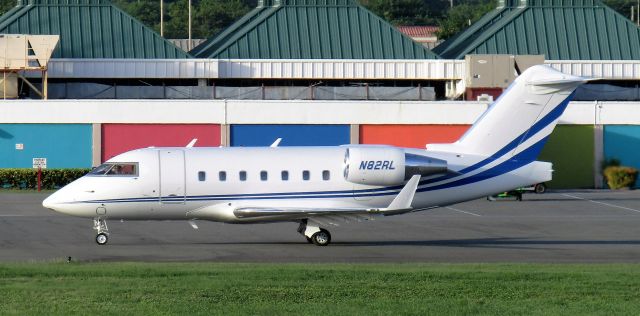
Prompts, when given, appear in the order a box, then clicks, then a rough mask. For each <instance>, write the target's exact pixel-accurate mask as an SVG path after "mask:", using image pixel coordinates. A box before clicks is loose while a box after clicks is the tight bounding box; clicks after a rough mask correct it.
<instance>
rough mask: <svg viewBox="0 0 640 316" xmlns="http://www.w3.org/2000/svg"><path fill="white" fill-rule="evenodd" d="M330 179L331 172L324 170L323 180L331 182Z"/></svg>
mask: <svg viewBox="0 0 640 316" xmlns="http://www.w3.org/2000/svg"><path fill="white" fill-rule="evenodd" d="M329 179H331V173H330V172H329V170H323V171H322V180H324V181H329Z"/></svg>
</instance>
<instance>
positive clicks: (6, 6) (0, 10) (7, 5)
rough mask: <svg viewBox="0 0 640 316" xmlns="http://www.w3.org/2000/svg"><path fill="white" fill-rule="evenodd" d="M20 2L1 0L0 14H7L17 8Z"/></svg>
mask: <svg viewBox="0 0 640 316" xmlns="http://www.w3.org/2000/svg"><path fill="white" fill-rule="evenodd" d="M17 3H18V2H17V1H16V0H0V14H5V13H6V12H7V11H9V10H11V8H13V7H15V6H16V4H17Z"/></svg>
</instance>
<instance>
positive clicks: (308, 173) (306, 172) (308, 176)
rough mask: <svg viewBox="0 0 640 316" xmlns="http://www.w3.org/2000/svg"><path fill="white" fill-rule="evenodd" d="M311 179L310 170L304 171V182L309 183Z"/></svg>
mask: <svg viewBox="0 0 640 316" xmlns="http://www.w3.org/2000/svg"><path fill="white" fill-rule="evenodd" d="M309 178H311V173H310V172H309V170H304V171H302V180H304V181H309Z"/></svg>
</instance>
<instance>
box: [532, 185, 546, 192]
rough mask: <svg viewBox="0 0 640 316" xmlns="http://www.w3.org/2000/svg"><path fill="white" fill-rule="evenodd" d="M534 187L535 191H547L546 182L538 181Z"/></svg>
mask: <svg viewBox="0 0 640 316" xmlns="http://www.w3.org/2000/svg"><path fill="white" fill-rule="evenodd" d="M534 188H535V192H536V193H538V194H542V193H544V192H546V191H547V186H546V185H545V184H544V183H538V184H536V186H535V187H534Z"/></svg>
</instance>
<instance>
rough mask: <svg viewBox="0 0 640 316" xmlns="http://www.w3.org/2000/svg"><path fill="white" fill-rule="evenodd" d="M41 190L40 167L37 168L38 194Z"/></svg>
mask: <svg viewBox="0 0 640 316" xmlns="http://www.w3.org/2000/svg"><path fill="white" fill-rule="evenodd" d="M41 190H42V167H38V192H40V191H41Z"/></svg>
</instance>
